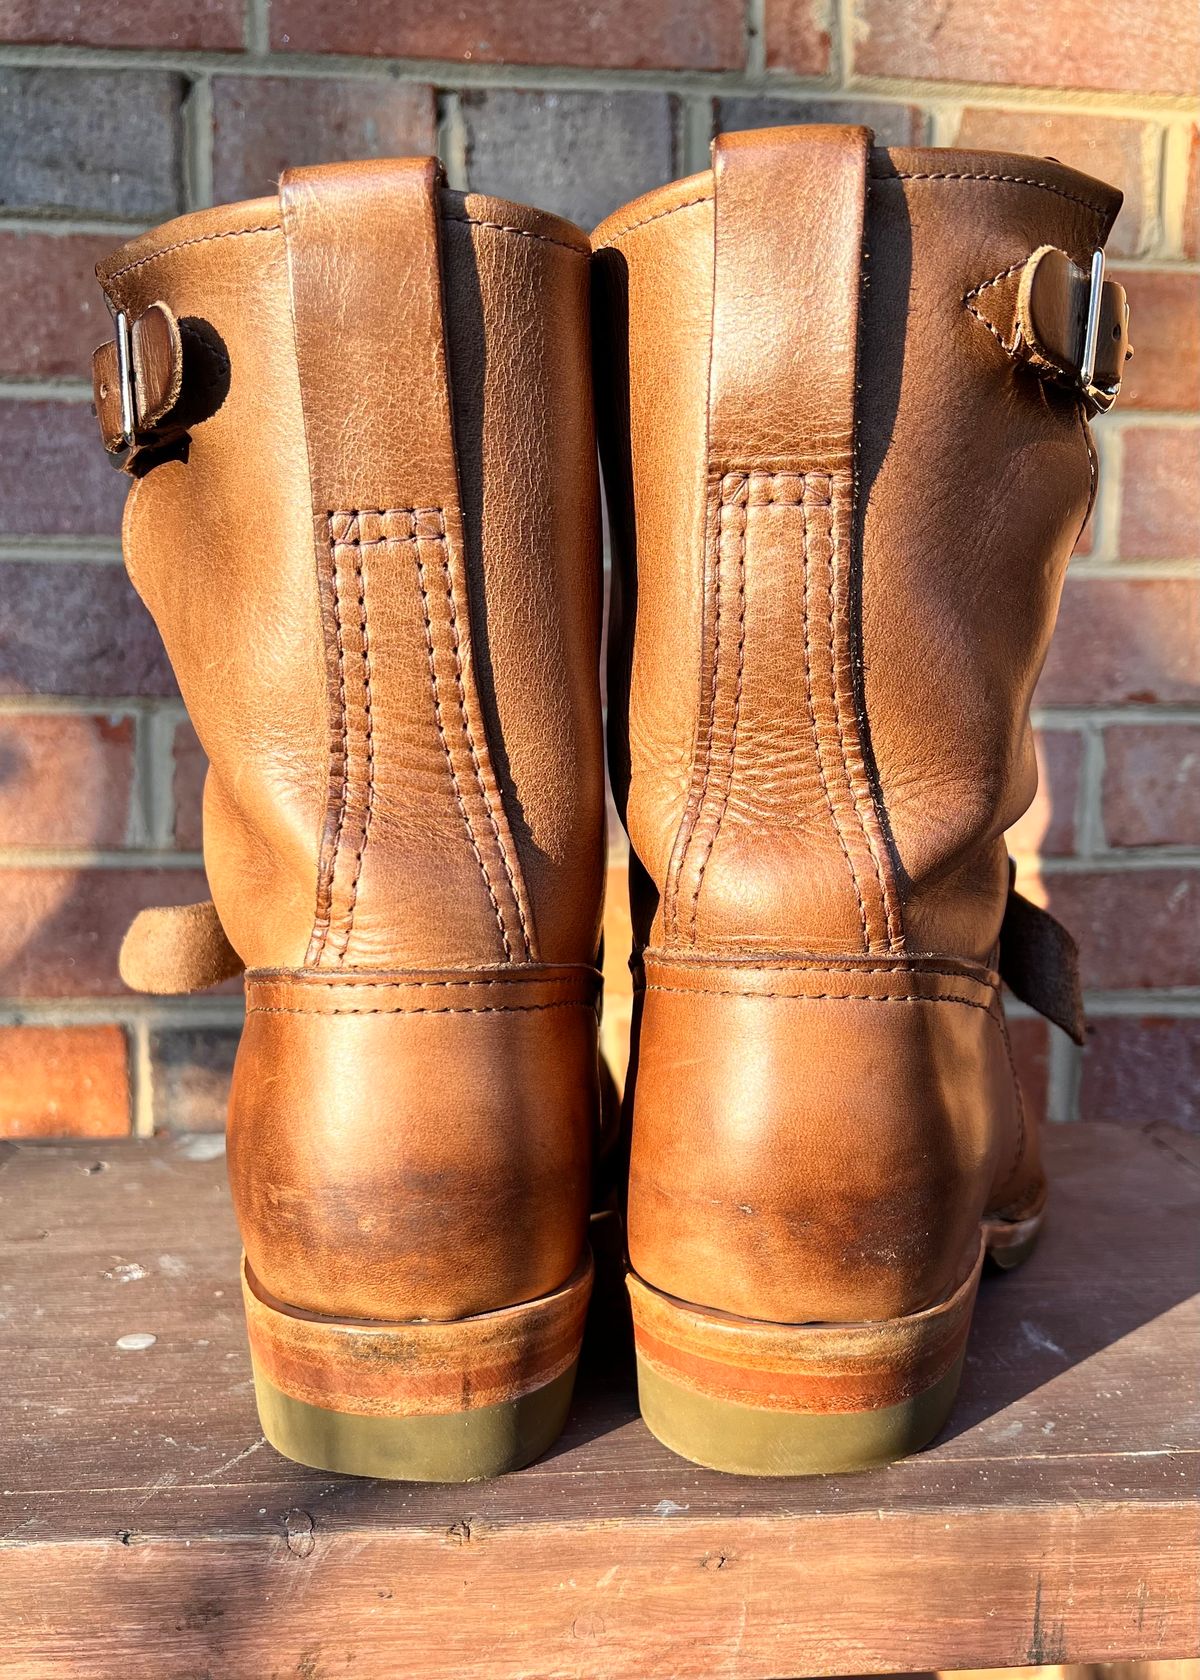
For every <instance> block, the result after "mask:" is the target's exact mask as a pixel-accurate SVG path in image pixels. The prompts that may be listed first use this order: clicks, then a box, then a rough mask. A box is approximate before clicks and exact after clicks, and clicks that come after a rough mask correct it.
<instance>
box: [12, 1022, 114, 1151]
mask: <svg viewBox="0 0 1200 1680" xmlns="http://www.w3.org/2000/svg"><path fill="white" fill-rule="evenodd" d="M128 1131H129V1065H128V1056H127V1053H126V1047H125V1034H124V1032H123V1031H122V1029H121V1028H120V1027H116V1026H99V1027H29V1026H24V1027H0V1137H10V1138H12V1137H121V1136H123V1135H125V1134H126V1133H128Z"/></svg>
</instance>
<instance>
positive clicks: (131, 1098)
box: [0, 0, 1200, 1136]
mask: <svg viewBox="0 0 1200 1680" xmlns="http://www.w3.org/2000/svg"><path fill="white" fill-rule="evenodd" d="M1198 59H1200V14H1198V13H1197V11H1196V9H1195V8H1194V7H1191V6H1185V5H1179V4H1176V3H1175V0H1124V3H1123V4H1122V5H1121V6H1120V7H1114V6H1113V5H1112V3H1111V0H1064V4H1062V5H1059V6H1050V5H1047V4H1045V0H984V3H983V4H982V5H981V4H980V0H971V3H970V4H968V3H967V0H938V3H937V4H934V3H933V0H839V3H838V4H837V5H834V4H833V3H832V0H749V4H748V5H747V4H745V3H744V0H704V3H700V0H586V3H585V0H493V3H492V4H487V3H486V0H462V3H461V4H455V5H447V4H445V0H405V3H404V4H401V3H400V0H357V4H353V5H345V4H341V5H335V4H333V3H332V0H191V3H190V4H186V5H185V4H182V3H180V0H137V3H136V4H135V3H134V0H87V4H85V5H81V4H80V3H79V0H16V3H15V4H14V3H12V0H0V283H2V284H3V291H4V296H5V310H6V319H5V322H4V326H3V329H2V330H0V895H2V897H3V906H4V918H3V924H2V926H3V931H2V932H0V1011H2V1013H0V1131H7V1132H9V1133H44V1134H46V1133H58V1132H64V1131H77V1132H85V1133H89V1134H92V1135H97V1136H100V1135H107V1134H110V1133H119V1132H123V1131H127V1130H129V1129H130V1128H131V1127H132V1128H133V1129H134V1130H135V1131H137V1132H139V1133H145V1132H148V1131H150V1130H151V1129H153V1128H154V1127H155V1126H164V1125H174V1126H192V1125H198V1126H216V1125H219V1124H220V1119H221V1107H222V1102H223V1092H224V1086H225V1083H226V1080H227V1074H228V1067H229V1062H230V1057H231V1052H232V1045H233V1043H234V1041H235V1038H236V1030H237V1018H238V1003H237V999H236V997H235V996H234V995H232V993H227V994H225V995H217V996H213V997H206V998H202V999H188V1000H180V1001H178V1002H172V1001H167V1002H162V1001H155V1000H149V999H141V998H137V997H133V996H131V995H130V994H128V993H126V992H124V991H123V990H122V988H121V985H120V983H119V981H118V978H117V973H116V952H117V946H118V943H119V940H120V936H121V933H122V930H123V928H124V926H125V925H126V923H127V921H128V919H129V917H130V916H131V914H132V913H133V912H134V911H135V910H136V909H137V908H138V907H139V906H141V905H144V904H149V903H154V902H173V901H178V900H181V899H186V898H196V897H202V896H204V894H203V888H202V878H201V874H200V856H199V838H200V836H199V815H198V809H199V805H198V802H199V789H200V782H201V777H202V770H203V765H202V761H201V758H200V755H199V753H198V749H197V747H196V743H195V740H194V738H193V737H192V735H191V733H190V731H189V729H188V726H187V723H186V720H185V718H184V715H183V711H182V708H181V706H180V703H179V700H178V697H177V695H176V692H175V688H174V684H173V681H172V678H171V674H170V671H169V668H168V666H167V663H166V661H165V659H164V657H163V655H162V652H161V649H160V647H159V644H158V640H157V637H156V635H155V632H154V629H153V627H152V625H151V624H150V622H149V620H148V619H147V617H146V615H145V613H144V612H143V611H142V609H141V608H140V606H139V605H138V603H137V601H136V600H135V598H134V596H133V593H132V591H131V589H130V588H129V586H128V584H127V583H126V581H125V577H124V573H123V571H122V569H121V567H120V563H119V551H118V541H117V530H118V516H119V509H120V503H121V498H122V491H123V484H122V482H121V480H120V479H119V477H118V475H116V474H115V473H113V472H111V471H110V469H109V468H108V467H107V465H106V464H105V462H104V460H103V458H102V455H101V452H100V450H99V447H98V445H97V442H96V439H95V436H94V429H93V423H92V421H91V419H90V416H89V413H88V391H87V386H86V384H85V376H86V369H87V358H88V355H89V353H90V351H91V349H92V347H93V345H94V344H95V343H97V342H99V340H100V338H101V337H102V336H104V334H105V330H106V327H105V317H104V311H103V307H102V304H101V301H100V296H99V292H98V290H97V289H96V287H95V286H94V283H93V282H92V281H91V278H90V271H91V267H92V264H93V263H94V262H95V260H96V258H97V257H98V256H99V255H100V254H101V253H103V252H104V251H106V250H108V249H109V248H111V247H112V246H113V245H114V244H116V243H117V242H119V241H120V240H121V239H122V238H123V237H124V236H126V235H127V234H130V233H133V232H136V231H137V230H139V229H141V228H142V227H143V226H145V225H148V224H151V223H153V222H156V221H159V220H162V219H163V218H165V217H168V216H171V215H174V214H176V213H177V212H179V211H181V210H185V209H188V208H190V207H195V206H200V205H204V204H208V203H210V202H212V201H213V200H214V199H222V198H234V197H239V196H245V195H253V194H256V193H261V192H268V191H270V189H271V185H272V181H273V179H274V177H275V176H276V174H277V173H278V171H279V170H280V168H281V167H283V166H284V165H285V164H286V163H289V162H317V161H321V160H324V159H333V158H339V157H350V156H356V155H366V154H371V153H375V154H388V153H403V152H411V151H418V152H424V151H427V150H431V149H434V148H436V149H438V150H440V152H441V154H442V156H443V157H444V159H445V160H446V162H447V165H448V168H449V171H450V175H451V179H452V181H453V182H454V183H455V184H457V185H466V184H470V185H472V186H476V187H480V188H485V189H490V190H494V191H497V192H500V193H505V194H511V195H513V196H516V197H519V198H524V199H529V200H531V201H533V202H535V203H540V204H542V205H544V206H545V207H546V208H548V209H552V210H557V211H561V212H563V213H565V214H566V215H568V216H571V217H573V218H574V219H576V220H578V221H580V222H582V223H583V224H584V225H585V226H588V225H590V224H591V223H592V222H594V221H595V220H596V219H597V218H599V217H600V216H601V215H603V214H604V213H605V212H606V211H608V210H609V209H611V208H613V207H614V206H615V205H617V204H619V203H620V202H622V201H623V200H625V199H626V198H628V197H630V196H631V195H633V194H636V193H638V192H640V191H642V190H643V189H645V188H647V187H650V186H653V185H654V184H656V183H657V182H660V181H663V180H666V179H669V178H671V177H672V176H673V175H676V174H678V173H681V172H684V171H689V170H693V169H697V168H700V167H701V166H702V165H703V164H704V162H705V158H706V149H707V145H708V141H709V139H710V137H711V134H712V131H713V128H714V126H715V125H721V126H724V127H743V126H747V125H751V124H756V123H759V124H761V123H775V122H782V121H793V120H794V121H806V120H821V119H827V118H829V117H832V118H834V119H835V120H841V119H843V118H850V119H851V120H855V121H858V120H862V121H864V122H867V123H870V124H871V125H872V126H873V127H874V128H875V130H876V132H877V134H878V135H879V137H880V138H881V140H884V141H889V142H897V143H900V142H906V141H929V142H933V143H942V144H950V143H963V144H968V145H978V146H990V145H995V146H1002V147H1011V148H1014V149H1017V150H1021V151H1027V152H1033V153H1048V154H1052V155H1053V156H1055V157H1058V158H1060V159H1062V160H1063V161H1064V162H1067V163H1072V164H1076V165H1078V166H1080V167H1081V168H1083V169H1085V170H1089V171H1091V172H1092V173H1094V174H1097V175H1100V176H1102V177H1104V178H1105V179H1107V180H1111V181H1114V182H1116V183H1118V184H1119V185H1120V186H1121V187H1122V188H1123V189H1124V191H1125V194H1126V203H1127V209H1126V212H1125V214H1124V216H1123V217H1122V220H1121V222H1120V225H1119V227H1118V230H1117V234H1116V238H1115V241H1114V244H1113V247H1112V249H1113V251H1114V253H1115V254H1116V256H1117V258H1118V261H1119V272H1120V274H1121V277H1122V279H1123V280H1124V282H1125V284H1126V285H1127V286H1128V288H1129V291H1130V294H1131V298H1132V304H1133V310H1134V335H1133V336H1134V342H1135V345H1136V349H1137V358H1136V360H1135V361H1134V363H1133V364H1132V371H1131V378H1130V381H1129V385H1128V389H1127V395H1126V397H1125V399H1124V400H1123V402H1122V403H1121V405H1120V407H1119V408H1118V409H1117V411H1116V413H1115V415H1114V416H1113V417H1112V418H1111V419H1109V420H1107V421H1103V422H1101V423H1100V425H1099V426H1098V427H1097V437H1098V440H1099V445H1100V451H1101V456H1102V462H1103V481H1102V487H1101V492H1100V498H1099V503H1098V506H1097V510H1096V515H1095V519H1094V520H1093V522H1092V528H1091V530H1090V531H1089V533H1088V535H1087V539H1086V542H1085V544H1084V545H1083V551H1082V552H1081V553H1080V554H1079V556H1078V557H1077V559H1076V561H1075V562H1074V564H1073V568H1072V577H1071V579H1070V582H1069V583H1068V587H1067V594H1066V601H1065V605H1064V609H1063V616H1062V623H1061V628H1060V631H1059V636H1058V639H1057V642H1056V645H1055V648H1054V652H1053V654H1052V656H1051V660H1050V664H1049V666H1048V669H1047V671H1046V675H1045V679H1044V681H1043V683H1042V687H1041V690H1040V694H1039V706H1038V714H1037V715H1038V725H1039V732H1040V733H1039V740H1040V752H1041V760H1042V770H1043V789H1042V792H1041V793H1040V794H1039V796H1038V800H1037V803H1036V805H1035V806H1034V808H1033V810H1032V811H1031V813H1030V814H1029V816H1028V818H1027V819H1026V820H1025V821H1024V822H1023V823H1022V824H1021V827H1020V830H1019V832H1018V833H1017V834H1016V836H1015V837H1014V842H1013V844H1014V849H1015V850H1016V851H1017V852H1018V854H1019V855H1020V857H1021V859H1022V873H1023V876H1024V877H1025V878H1026V879H1030V878H1032V877H1033V876H1034V875H1036V877H1037V879H1038V880H1039V881H1040V885H1041V890H1042V891H1043V893H1044V895H1045V897H1046V898H1047V899H1048V901H1049V902H1050V903H1051V904H1052V905H1053V906H1054V908H1055V909H1056V910H1058V911H1059V912H1060V913H1061V914H1062V915H1063V916H1064V917H1065V918H1066V919H1068V920H1069V921H1070V922H1071V923H1072V925H1073V926H1074V927H1075V929H1076V930H1077V932H1078V934H1079V936H1080V938H1081V941H1082V944H1083V951H1084V962H1085V970H1086V983H1087V989H1088V994H1089V1000H1090V1012H1091V1018H1092V1023H1093V1036H1092V1040H1091V1043H1090V1044H1089V1047H1088V1049H1087V1051H1086V1053H1085V1055H1084V1056H1083V1057H1082V1058H1080V1057H1078V1056H1077V1055H1076V1053H1075V1052H1074V1050H1073V1047H1072V1046H1070V1045H1069V1044H1068V1043H1067V1042H1066V1041H1065V1040H1063V1039H1062V1038H1061V1037H1060V1036H1059V1035H1057V1034H1056V1033H1053V1032H1052V1031H1051V1030H1050V1029H1048V1028H1046V1027H1045V1026H1044V1025H1043V1023H1041V1022H1040V1021H1038V1020H1036V1019H1033V1018H1029V1017H1025V1018H1018V1020H1017V1023H1016V1038H1017V1043H1018V1047H1019V1051H1020V1055H1021V1058H1022V1062H1023V1064H1024V1067H1025V1070H1026V1075H1027V1079H1028V1083H1029V1085H1030V1089H1031V1093H1033V1094H1035V1095H1036V1099H1037V1100H1038V1101H1039V1102H1041V1103H1043V1104H1044V1105H1045V1106H1046V1107H1047V1109H1048V1111H1049V1113H1050V1114H1051V1116H1052V1117H1053V1118H1056V1119H1062V1118H1067V1117H1070V1116H1073V1115H1076V1114H1079V1115H1083V1116H1085V1117H1090V1118H1095V1119H1105V1120H1117V1121H1121V1122H1123V1123H1126V1124H1131V1125H1136V1124H1142V1123H1145V1122H1146V1121H1149V1120H1160V1119H1162V1120H1171V1121H1175V1122H1178V1123H1182V1124H1186V1125H1190V1126H1192V1127H1193V1128H1200V1104H1198V1099H1197V1095H1196V1092H1197V1088H1198V1086H1200V932H1198V924H1200V868H1198V865H1200V676H1198V672H1197V651H1198V646H1200V605H1198V602H1200V507H1198V501H1200V471H1198V470H1197V469H1198V468H1200V424H1198V416H1197V412H1196V410H1197V407H1198V406H1200V131H1198V129H1197V125H1196V121H1195V116H1196V103H1195V94H1196V92H1197V63H1198ZM619 867H620V866H619V863H618V864H617V865H616V868H617V871H618V873H619ZM621 892H622V886H621V883H620V881H619V880H618V881H617V883H616V892H615V893H614V895H613V918H614V922H615V923H616V924H617V926H616V927H615V928H614V934H613V937H612V938H611V939H610V962H611V965H612V967H613V970H614V973H615V974H616V975H617V976H620V974H621V972H622V969H621V954H620V949H619V948H620V946H621V944H622V939H621V935H620V932H619V931H618V929H619V925H620V922H621V920H622V909H623V907H622V905H621V902H620V897H621ZM624 1014H625V1010H624V1007H623V1004H622V1000H621V998H620V997H619V995H615V994H614V999H613V1008H612V1015H611V1022H610V1027H609V1032H610V1036H611V1038H612V1040H613V1042H614V1043H615V1042H616V1041H617V1040H618V1039H619V1036H620V1026H621V1022H622V1019H623V1016H624ZM1018 1015H1019V1012H1018Z"/></svg>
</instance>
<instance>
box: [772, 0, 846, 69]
mask: <svg viewBox="0 0 1200 1680" xmlns="http://www.w3.org/2000/svg"><path fill="white" fill-rule="evenodd" d="M766 6H767V68H768V69H770V70H794V71H796V72H797V74H798V75H801V76H824V75H825V74H826V72H827V71H828V69H829V66H830V62H831V57H832V41H831V37H830V18H831V16H832V15H833V8H832V6H830V5H829V4H828V0H766Z"/></svg>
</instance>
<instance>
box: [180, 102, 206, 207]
mask: <svg viewBox="0 0 1200 1680" xmlns="http://www.w3.org/2000/svg"><path fill="white" fill-rule="evenodd" d="M182 116H183V196H184V203H185V205H186V207H187V208H188V209H189V210H206V209H207V208H208V206H209V205H210V204H211V203H212V201H213V98H212V79H211V77H209V76H203V75H202V76H197V77H196V78H195V80H194V81H193V82H192V84H191V86H190V87H189V89H188V91H187V94H186V95H185V96H184V101H183V111H182Z"/></svg>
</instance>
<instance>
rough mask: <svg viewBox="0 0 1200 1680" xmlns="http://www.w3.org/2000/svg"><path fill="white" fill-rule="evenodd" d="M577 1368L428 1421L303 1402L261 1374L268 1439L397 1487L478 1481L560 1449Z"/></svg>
mask: <svg viewBox="0 0 1200 1680" xmlns="http://www.w3.org/2000/svg"><path fill="white" fill-rule="evenodd" d="M574 1384H575V1366H574V1365H571V1366H570V1367H568V1369H567V1370H565V1371H563V1372H562V1373H561V1374H560V1375H559V1376H557V1377H555V1378H554V1379H553V1381H552V1382H549V1383H547V1384H545V1386H544V1387H542V1388H538V1389H534V1390H533V1392H532V1393H530V1394H524V1395H522V1396H521V1397H520V1398H519V1399H517V1400H502V1401H500V1402H498V1403H497V1404H496V1405H493V1406H479V1407H477V1408H475V1409H474V1410H471V1411H460V1412H449V1413H442V1414H438V1415H433V1416H422V1417H368V1416H364V1415H362V1414H360V1413H357V1412H334V1411H330V1410H328V1409H327V1408H326V1407H324V1406H314V1405H311V1404H310V1403H309V1402H308V1401H307V1400H297V1399H294V1398H293V1397H292V1396H291V1395H288V1394H284V1393H283V1392H282V1391H281V1390H280V1389H278V1388H276V1387H275V1385H274V1383H272V1382H271V1381H270V1380H269V1379H268V1378H266V1377H265V1376H263V1375H262V1374H261V1373H260V1372H259V1371H257V1370H256V1371H255V1373H254V1392H255V1396H256V1398H257V1401H258V1415H259V1419H260V1421H261V1423H262V1428H263V1434H264V1435H265V1436H266V1438H267V1440H268V1441H269V1442H270V1443H271V1445H272V1446H273V1447H274V1448H276V1450H277V1451H279V1452H281V1453H283V1454H284V1456H285V1457H286V1458H290V1459H294V1460H295V1461H296V1463H297V1464H306V1465H308V1466H309V1468H310V1469H313V1470H334V1471H337V1472H338V1473H340V1474H341V1475H345V1476H371V1477H376V1478H378V1479H380V1480H384V1481H394V1482H478V1481H483V1480H485V1479H486V1478H487V1477H490V1476H502V1475H504V1473H505V1472H506V1471H508V1470H520V1469H521V1468H522V1466H523V1465H526V1464H530V1463H532V1461H533V1460H534V1459H535V1458H539V1457H540V1456H541V1455H542V1453H544V1452H546V1451H547V1449H548V1448H549V1447H551V1446H553V1444H554V1442H555V1441H556V1440H557V1438H558V1436H559V1435H560V1434H561V1432H562V1428H563V1425H564V1423H565V1422H566V1419H567V1411H568V1408H569V1407H570V1404H571V1392H572V1389H573V1388H574Z"/></svg>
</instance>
